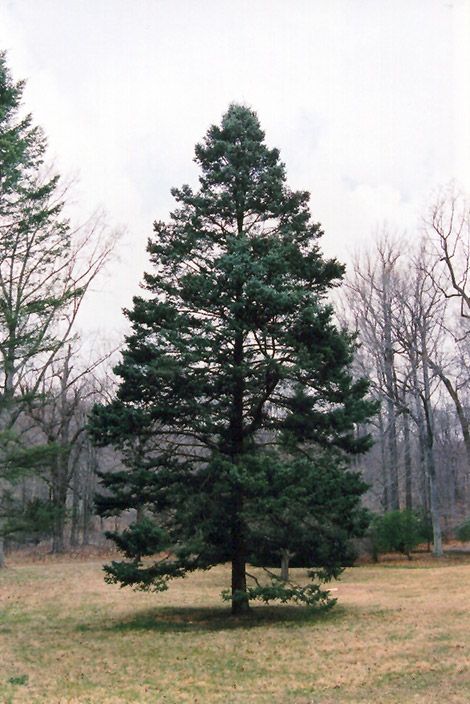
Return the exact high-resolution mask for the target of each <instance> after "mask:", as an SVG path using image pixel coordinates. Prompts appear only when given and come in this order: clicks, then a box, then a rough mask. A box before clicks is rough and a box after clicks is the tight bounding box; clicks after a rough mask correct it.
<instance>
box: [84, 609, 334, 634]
mask: <svg viewBox="0 0 470 704" xmlns="http://www.w3.org/2000/svg"><path fill="white" fill-rule="evenodd" d="M345 615H346V609H344V608H343V607H342V606H335V607H334V608H333V610H314V609H308V608H305V607H301V606H254V607H252V608H251V609H250V612H249V613H248V614H245V615H243V616H232V614H231V613H230V610H229V608H223V607H218V608H209V607H199V608H196V607H156V608H151V609H144V610H141V611H138V612H134V613H133V614H132V615H131V616H127V617H125V618H121V619H115V620H113V621H111V622H110V621H109V620H108V619H107V620H106V621H103V622H100V621H98V622H97V621H94V622H92V623H81V624H78V625H77V630H78V631H80V632H82V633H83V632H94V631H101V632H103V631H104V632H107V633H120V632H121V633H123V632H129V631H155V632H157V633H171V632H173V633H175V632H194V633H202V632H210V631H212V632H214V631H225V630H236V629H252V628H259V627H263V626H280V627H283V628H286V627H287V628H295V627H301V626H305V625H315V624H321V623H325V624H326V623H337V622H338V621H341V620H342V619H343V618H344V616H345Z"/></svg>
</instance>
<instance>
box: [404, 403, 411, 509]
mask: <svg viewBox="0 0 470 704" xmlns="http://www.w3.org/2000/svg"><path fill="white" fill-rule="evenodd" d="M403 441H404V446H405V447H404V455H405V456H404V461H405V506H406V508H407V509H408V510H409V511H411V510H412V508H413V475H412V465H411V441H410V416H409V414H408V412H407V411H406V410H405V411H404V413H403Z"/></svg>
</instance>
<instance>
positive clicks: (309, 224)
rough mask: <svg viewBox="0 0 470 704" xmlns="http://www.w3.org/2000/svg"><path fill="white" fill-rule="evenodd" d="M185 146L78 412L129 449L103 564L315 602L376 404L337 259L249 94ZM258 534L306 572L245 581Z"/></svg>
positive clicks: (347, 510) (146, 578) (348, 507)
mask: <svg viewBox="0 0 470 704" xmlns="http://www.w3.org/2000/svg"><path fill="white" fill-rule="evenodd" d="M195 153H196V156H195V161H196V163H197V164H198V166H199V167H200V170H201V175H200V178H199V189H198V190H197V191H194V190H193V189H192V188H190V187H189V186H188V185H184V186H183V187H182V188H180V189H174V190H173V191H172V193H173V196H174V198H175V200H176V203H177V207H176V209H175V210H174V212H173V213H172V214H171V218H170V221H169V222H168V223H164V222H156V223H155V226H154V236H153V238H152V239H151V240H150V241H149V243H148V252H149V255H150V261H151V264H152V269H151V271H150V272H148V273H146V274H145V275H144V288H145V289H146V295H143V296H141V297H136V298H134V301H133V307H132V308H131V309H130V310H127V311H126V315H127V317H128V319H129V321H130V323H131V325H132V332H131V333H130V335H129V336H128V337H127V339H126V345H125V348H124V351H123V353H122V361H121V362H120V363H119V364H118V365H117V366H116V368H115V373H116V374H117V376H118V377H119V387H118V390H117V394H116V398H115V399H114V400H113V401H112V402H111V403H110V404H108V405H102V406H97V407H95V409H94V411H93V414H92V416H91V419H90V429H91V431H92V433H93V435H94V438H95V441H96V442H97V443H99V444H102V445H105V444H108V443H111V444H113V445H114V446H115V447H118V448H120V449H121V450H122V451H123V453H124V459H125V463H126V469H125V470H124V471H122V472H120V473H117V474H109V475H105V476H104V477H103V480H102V481H103V484H104V486H105V488H106V489H107V492H106V493H104V494H103V495H102V496H100V497H99V498H98V506H99V509H100V511H101V513H102V514H103V515H110V514H112V513H115V512H118V511H121V510H125V509H128V508H134V509H136V511H137V520H136V521H135V523H134V524H132V525H131V526H130V527H129V528H128V529H127V530H126V531H124V532H123V533H121V534H114V535H112V536H111V537H113V539H114V540H115V541H116V543H117V544H118V546H119V548H120V549H121V550H122V551H123V552H124V554H125V555H126V556H127V558H128V560H127V561H125V562H118V561H116V562H113V563H112V564H111V565H109V566H108V567H107V578H108V579H109V580H110V581H115V582H119V583H121V584H122V585H131V586H134V587H139V588H144V589H156V590H160V589H164V588H166V586H167V583H168V580H169V579H172V578H173V577H176V576H183V575H184V574H185V573H187V572H188V571H191V570H195V569H207V568H210V567H211V566H213V565H216V564H218V563H222V562H226V561H230V562H231V564H232V582H231V587H230V589H229V591H228V598H229V599H231V601H232V612H233V613H236V614H239V613H243V612H245V611H247V610H248V607H249V600H250V599H259V600H262V601H270V600H273V599H277V600H280V601H281V602H283V601H289V600H294V601H301V602H304V603H307V604H310V605H313V604H324V605H327V604H328V603H329V600H328V595H327V593H326V592H325V591H322V590H321V589H320V588H319V586H318V579H320V581H323V582H325V581H328V580H329V579H331V578H332V577H335V576H337V575H338V574H339V572H340V571H341V557H340V553H341V549H340V550H336V558H334V557H333V556H334V551H335V549H336V548H337V547H338V545H336V548H335V547H334V543H335V539H336V541H337V543H342V542H343V541H344V539H345V538H348V537H350V536H351V535H354V534H359V533H361V531H362V530H363V528H364V525H365V519H364V514H363V512H362V510H361V509H360V496H361V494H362V492H363V491H364V488H365V487H364V484H363V483H362V482H361V480H360V479H359V477H358V476H357V475H356V474H355V473H353V472H350V471H348V467H347V463H346V461H345V458H346V457H347V456H348V455H349V454H351V453H359V452H362V451H364V450H365V449H367V448H368V446H369V442H370V440H369V438H368V437H367V436H364V437H360V438H358V437H357V433H356V432H355V429H356V424H358V423H363V422H365V421H366V420H367V418H368V417H369V416H370V415H371V413H372V412H373V410H374V408H373V405H372V404H371V403H370V402H369V401H367V400H366V398H365V395H366V393H367V382H366V381H365V380H363V379H360V380H354V379H353V377H352V375H351V369H350V365H351V361H352V356H353V351H354V337H353V336H352V335H351V334H349V333H348V332H346V331H345V330H342V329H340V328H339V327H338V326H337V325H336V324H335V321H334V317H333V311H332V308H331V306H330V305H329V303H328V301H327V295H328V293H329V291H330V290H331V289H332V288H333V287H334V286H337V285H338V284H339V283H340V281H341V278H342V275H343V266H342V265H341V264H339V263H338V262H337V261H336V260H335V259H325V258H324V257H323V256H322V253H321V251H320V249H319V244H318V240H319V238H320V237H321V235H322V230H321V227H320V225H319V224H318V223H315V222H313V221H312V219H311V215H310V210H309V206H308V201H309V194H308V193H307V192H304V191H292V190H290V189H289V187H288V186H287V184H286V176H285V167H284V164H283V163H282V162H281V161H280V158H279V152H278V150H277V149H270V148H269V147H268V146H267V145H266V143H265V140H264V133H263V131H262V130H261V127H260V124H259V121H258V118H257V116H256V114H255V113H254V112H253V111H252V110H250V109H249V108H247V107H244V106H241V105H231V106H230V107H229V109H228V111H227V112H226V114H225V115H224V116H223V119H222V123H221V125H220V126H217V125H214V126H212V127H211V128H210V129H209V130H208V132H207V135H206V137H205V139H204V141H203V142H202V143H201V144H198V145H197V146H196V150H195ZM320 494H321V495H322V496H323V498H324V501H323V502H318V501H317V500H316V498H315V496H319V495H320ZM342 500H343V503H342V505H341V510H340V511H339V510H337V509H338V507H337V508H336V509H335V510H334V509H333V505H334V503H335V501H337V502H340V503H341V501H342ZM322 532H323V535H324V536H326V535H327V534H329V535H330V537H331V540H329V541H328V540H326V538H325V540H323V541H322V540H319V535H320V533H322ZM309 534H310V535H311V536H312V538H313V539H312V540H310V541H309V538H308V535H309ZM261 535H263V536H264V538H263V540H261V539H260V536H261ZM294 535H299V538H298V540H295V538H294V537H293V536H294ZM288 536H292V539H291V540H290V541H289V539H288ZM334 536H336V538H334ZM325 541H326V542H325ZM266 543H269V550H270V552H271V553H273V552H274V553H276V552H277V553H278V554H281V552H282V550H284V549H287V548H288V549H289V551H290V552H291V553H294V554H295V553H296V551H297V550H300V548H302V550H303V551H304V553H306V554H307V556H308V557H309V560H310V565H311V566H312V569H313V572H312V582H311V583H310V584H308V585H307V586H305V585H304V586H300V585H292V584H290V583H288V582H286V581H284V580H283V579H281V578H280V576H278V575H277V574H276V573H274V572H272V571H269V574H268V578H267V581H266V582H259V581H257V582H254V581H253V580H250V577H249V575H248V573H247V561H248V559H249V558H250V559H252V558H254V557H255V556H256V553H257V549H258V548H259V550H260V551H262V550H265V548H266ZM320 543H321V546H320V545H319V544H320ZM328 544H329V545H330V548H331V549H330V548H327V547H326V546H327V545H328ZM315 546H316V547H315ZM155 555H156V556H157V557H156V558H155V557H152V556H155ZM247 580H248V581H247Z"/></svg>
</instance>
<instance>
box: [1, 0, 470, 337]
mask: <svg viewBox="0 0 470 704" xmlns="http://www.w3.org/2000/svg"><path fill="white" fill-rule="evenodd" d="M0 45H1V47H2V48H4V49H6V50H7V52H8V62H9V65H10V68H11V70H12V72H13V75H14V77H15V79H20V78H27V80H28V83H27V87H26V90H25V95H24V98H25V103H26V105H27V107H28V109H29V110H31V111H32V112H33V115H34V119H35V122H36V123H39V124H40V125H41V126H42V127H43V128H44V130H45V132H46V134H47V136H48V140H49V146H50V158H51V159H53V160H55V163H56V165H57V168H58V169H59V171H60V172H61V173H62V174H64V175H70V174H78V177H79V186H78V187H77V188H76V199H77V200H78V202H79V204H80V208H81V209H82V210H83V213H84V214H86V213H88V212H90V211H91V210H93V209H95V208H96V207H103V208H104V209H105V210H106V212H107V217H108V221H109V222H110V224H112V225H121V226H125V227H126V228H127V232H126V235H125V237H124V240H123V242H122V244H121V247H120V252H121V263H120V264H119V263H115V264H114V265H113V268H112V270H110V273H109V275H108V277H107V278H106V279H103V280H101V281H100V284H99V287H100V291H99V292H97V293H96V294H95V296H94V298H93V301H92V302H90V303H92V304H93V307H94V309H95V313H94V314H92V312H91V305H89V306H88V307H87V322H86V325H87V326H88V327H100V328H102V329H104V330H107V331H111V330H113V329H115V328H116V327H122V318H121V315H120V309H121V307H122V306H124V305H129V303H130V299H131V296H132V294H133V293H135V292H136V290H137V286H138V282H139V280H140V278H141V275H142V271H143V269H144V268H145V267H146V255H145V244H146V240H147V237H148V236H149V235H150V234H151V232H152V222H153V221H154V220H155V219H157V218H158V219H166V218H167V216H168V212H169V210H171V208H172V199H171V196H170V188H171V187H172V186H179V185H181V184H182V183H184V182H189V183H192V184H194V185H195V183H196V178H197V171H196V167H195V165H194V164H193V162H192V159H193V149H194V144H195V143H196V142H197V141H199V140H200V139H201V138H202V136H203V135H204V133H205V131H206V130H207V128H208V126H209V125H210V124H212V123H214V122H219V121H220V118H221V115H222V114H223V112H224V111H225V110H226V108H227V106H228V105H229V103H230V102H233V101H235V102H243V103H245V104H247V105H249V106H250V107H252V108H254V109H255V110H256V111H257V113H258V115H259V118H260V120H261V124H262V126H263V128H264V130H265V132H266V138H267V141H268V144H270V145H271V146H277V147H278V148H280V150H281V157H282V159H283V161H284V162H285V163H286V165H287V174H288V182H289V184H290V185H291V186H292V187H294V188H302V189H307V190H309V191H311V194H312V200H311V204H312V212H313V215H314V218H315V220H318V221H320V222H321V223H322V224H323V226H324V228H325V231H326V235H325V238H324V241H323V248H324V250H325V252H326V253H327V254H328V255H333V256H336V257H338V258H339V259H341V260H345V259H347V258H348V252H351V251H353V250H354V249H356V248H357V247H358V246H360V245H361V243H363V242H364V240H366V239H367V238H369V237H370V236H371V233H372V232H373V231H374V230H375V229H376V228H377V226H381V224H382V223H383V222H384V221H387V222H388V223H389V226H390V227H391V228H393V229H398V230H399V231H405V230H406V232H407V234H408V236H409V237H415V236H416V233H417V231H418V227H419V225H418V223H419V216H420V213H421V212H422V211H423V209H424V208H425V206H426V202H429V198H430V197H431V194H432V192H433V190H434V189H436V188H437V187H438V186H439V185H442V184H446V183H447V182H448V181H449V180H450V179H456V181H457V182H458V183H459V184H461V185H462V187H463V188H466V189H467V190H470V97H469V96H470V76H469V74H470V48H469V47H470V0H393V1H392V0H249V1H246V0H65V1H64V0H0Z"/></svg>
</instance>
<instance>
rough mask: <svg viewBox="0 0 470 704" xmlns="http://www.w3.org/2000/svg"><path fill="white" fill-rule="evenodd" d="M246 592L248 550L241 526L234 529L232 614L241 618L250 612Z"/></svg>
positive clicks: (235, 526)
mask: <svg viewBox="0 0 470 704" xmlns="http://www.w3.org/2000/svg"><path fill="white" fill-rule="evenodd" d="M249 608H250V605H249V603H248V594H247V592H246V548H245V543H244V539H243V529H242V526H241V525H240V524H238V525H237V524H236V522H235V523H234V524H233V527H232V614H233V615H234V616H239V615H240V614H246V613H247V612H248V611H249Z"/></svg>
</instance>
